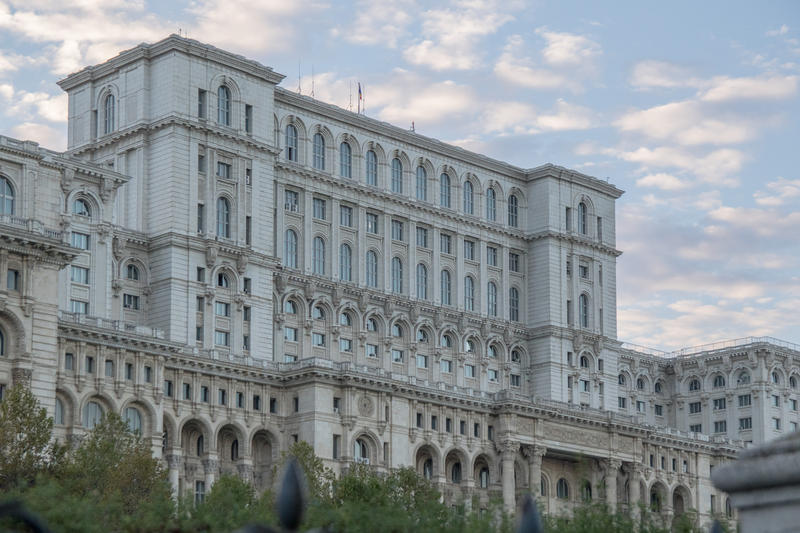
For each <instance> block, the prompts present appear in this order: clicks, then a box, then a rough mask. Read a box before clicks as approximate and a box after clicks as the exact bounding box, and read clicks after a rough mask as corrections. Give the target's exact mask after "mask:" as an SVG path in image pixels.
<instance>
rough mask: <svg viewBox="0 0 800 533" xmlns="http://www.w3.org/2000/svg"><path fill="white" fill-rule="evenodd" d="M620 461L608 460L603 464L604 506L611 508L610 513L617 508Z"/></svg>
mask: <svg viewBox="0 0 800 533" xmlns="http://www.w3.org/2000/svg"><path fill="white" fill-rule="evenodd" d="M621 465H622V461H619V460H618V459H608V460H607V461H606V462H605V467H606V505H608V506H609V507H610V508H611V511H614V510H616V508H617V473H618V472H619V467H620V466H621Z"/></svg>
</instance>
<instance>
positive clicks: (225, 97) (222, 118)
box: [217, 85, 231, 126]
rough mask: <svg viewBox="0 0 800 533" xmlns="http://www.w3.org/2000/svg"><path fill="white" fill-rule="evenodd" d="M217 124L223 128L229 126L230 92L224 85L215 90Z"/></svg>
mask: <svg viewBox="0 0 800 533" xmlns="http://www.w3.org/2000/svg"><path fill="white" fill-rule="evenodd" d="M217 122H219V123H220V124H222V125H223V126H230V125H231V90H230V89H228V88H227V87H226V86H224V85H220V86H219V89H217Z"/></svg>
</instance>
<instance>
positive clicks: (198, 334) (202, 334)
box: [194, 326, 205, 342]
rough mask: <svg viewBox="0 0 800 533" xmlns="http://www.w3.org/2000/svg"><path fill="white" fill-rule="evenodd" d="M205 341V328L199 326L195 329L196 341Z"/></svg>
mask: <svg viewBox="0 0 800 533" xmlns="http://www.w3.org/2000/svg"><path fill="white" fill-rule="evenodd" d="M204 339H205V330H204V329H203V326H197V327H196V328H194V340H196V341H198V342H203V340H204Z"/></svg>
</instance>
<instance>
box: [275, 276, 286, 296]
mask: <svg viewBox="0 0 800 533" xmlns="http://www.w3.org/2000/svg"><path fill="white" fill-rule="evenodd" d="M275 288H276V289H278V294H283V292H284V291H285V290H286V274H284V273H283V272H281V273H280V274H278V275H277V276H275Z"/></svg>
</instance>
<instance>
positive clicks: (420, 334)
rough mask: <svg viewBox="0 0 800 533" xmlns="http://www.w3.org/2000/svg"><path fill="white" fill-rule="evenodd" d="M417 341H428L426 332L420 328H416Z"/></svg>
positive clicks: (425, 342)
mask: <svg viewBox="0 0 800 533" xmlns="http://www.w3.org/2000/svg"><path fill="white" fill-rule="evenodd" d="M417 342H421V343H424V344H427V343H428V332H427V331H425V330H424V329H422V328H420V329H418V330H417Z"/></svg>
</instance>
